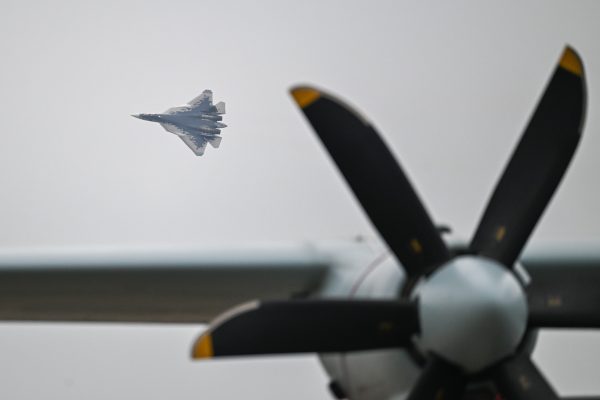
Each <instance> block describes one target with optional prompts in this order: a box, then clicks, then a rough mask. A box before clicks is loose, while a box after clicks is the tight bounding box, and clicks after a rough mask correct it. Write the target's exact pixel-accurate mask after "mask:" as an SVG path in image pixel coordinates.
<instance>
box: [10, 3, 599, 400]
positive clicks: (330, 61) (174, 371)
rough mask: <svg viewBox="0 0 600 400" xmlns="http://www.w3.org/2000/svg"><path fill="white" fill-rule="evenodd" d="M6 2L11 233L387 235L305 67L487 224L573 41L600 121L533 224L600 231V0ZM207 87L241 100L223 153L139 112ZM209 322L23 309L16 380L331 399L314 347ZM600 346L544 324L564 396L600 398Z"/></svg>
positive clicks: (121, 391) (557, 232) (582, 236)
mask: <svg viewBox="0 0 600 400" xmlns="http://www.w3.org/2000/svg"><path fill="white" fill-rule="evenodd" d="M425 3H427V4H425ZM2 9H3V10H2V13H1V14H0V27H1V28H0V32H1V34H0V51H1V52H2V54H3V61H2V63H1V64H0V87H1V88H2V90H0V104H1V106H2V115H3V118H2V119H0V124H1V125H0V126H2V132H3V134H2V135H1V136H0V185H1V186H2V188H3V193H2V197H1V202H2V203H1V204H2V207H0V222H1V224H2V227H3V229H1V230H0V247H3V248H13V247H40V246H66V247H71V246H95V245H111V246H120V247H127V246H134V245H135V246H148V247H153V248H156V247H161V246H187V247H190V246H202V245H205V244H207V243H228V244H229V243H230V244H231V245H232V246H233V245H235V244H239V243H245V242H248V241H261V242H265V241H275V240H277V241H280V240H286V241H298V240H315V241H318V240H325V239H332V238H336V239H337V238H350V237H352V236H355V235H357V234H363V235H372V234H373V230H372V228H371V226H370V225H369V223H368V222H367V220H366V218H365V216H364V215H363V213H362V211H361V210H360V209H359V207H358V206H357V203H356V201H355V200H354V199H353V197H352V196H351V195H350V192H349V191H348V189H347V188H346V186H345V184H344V183H343V181H342V180H341V179H340V176H339V174H338V172H337V171H336V170H335V169H334V167H333V165H332V163H331V161H330V160H329V159H328V157H327V156H326V154H325V153H324V150H323V148H322V147H321V146H320V144H319V143H318V142H317V140H316V138H315V136H314V134H313V133H312V131H311V130H310V129H309V127H308V125H307V123H306V121H305V120H304V119H303V117H302V115H301V114H300V112H299V111H298V110H297V108H296V107H295V105H294V104H293V102H292V101H291V99H290V97H289V95H288V92H287V91H288V89H289V87H290V86H292V85H294V84H297V83H311V84H315V85H318V86H320V87H322V88H325V89H327V90H330V91H331V92H333V93H336V94H339V95H340V96H343V97H344V98H345V99H347V100H348V101H349V102H350V103H351V104H353V105H355V106H356V107H357V108H358V109H360V110H361V111H363V112H364V114H365V115H366V116H368V118H369V119H370V120H371V121H373V122H374V124H375V126H376V127H377V128H378V129H379V130H380V131H381V133H382V135H383V136H384V137H385V140H386V141H387V142H388V143H389V145H390V146H391V147H392V150H393V152H394V153H395V154H396V155H397V156H398V158H399V159H400V160H401V162H402V165H403V166H404V168H405V170H406V171H407V173H408V174H409V176H410V178H411V180H412V181H413V182H414V183H415V186H416V187H417V190H418V192H419V193H420V195H421V197H422V198H423V200H424V202H425V203H426V206H427V208H428V209H429V211H430V212H431V214H432V216H433V217H434V219H435V220H436V221H437V222H440V223H445V224H449V225H451V226H452V227H453V228H454V230H455V232H456V234H457V235H458V236H461V237H464V238H469V237H470V235H471V233H472V231H473V229H474V227H475V224H476V223H477V221H478V218H479V216H480V213H481V211H482V208H483V206H484V204H485V202H486V200H487V198H488V196H489V194H490V191H491V190H492V187H493V185H494V184H495V181H496V179H497V177H498V174H499V173H500V171H501V169H502V167H503V165H504V163H505V162H506V160H507V157H508V155H509V153H510V151H511V149H512V147H513V146H514V145H515V143H516V141H517V139H518V137H519V135H520V132H521V130H522V128H523V127H524V125H525V124H526V122H527V119H528V117H529V115H530V113H531V111H532V109H533V107H534V105H535V103H536V101H537V99H538V97H539V95H540V93H541V91H542V89H543V87H544V85H545V83H546V81H547V80H548V78H549V76H550V73H551V72H552V70H553V68H554V66H555V63H556V61H557V59H558V57H559V56H560V53H561V52H562V50H563V47H564V46H565V44H566V43H569V44H571V45H573V46H574V47H575V48H576V49H577V50H578V51H579V52H580V54H581V55H582V57H583V59H584V63H585V68H586V72H587V80H588V90H589V102H588V116H587V123H586V129H585V133H584V137H583V140H582V142H581V145H580V148H579V151H578V153H577V155H576V157H575V160H574V162H573V164H572V166H571V168H570V170H569V172H568V174H567V176H566V180H565V182H564V184H563V185H562V186H561V188H560V191H559V193H558V195H557V196H556V197H555V199H554V200H553V202H552V203H551V205H550V207H549V209H548V212H547V213H546V215H545V216H544V219H543V221H542V223H541V224H540V225H539V226H538V229H537V230H536V231H535V234H534V237H533V238H532V241H531V242H532V243H539V244H543V243H581V242H584V241H585V242H590V243H600V212H599V211H600V191H599V190H598V188H599V186H600V184H599V183H598V176H597V174H598V171H599V170H600V132H599V130H600V129H599V128H600V112H597V110H598V107H597V105H598V101H597V98H598V95H597V94H598V93H600V78H598V77H599V76H600V49H599V47H598V38H599V37H600V25H598V18H599V17H600V3H598V2H593V1H589V2H576V3H575V2H561V3H557V2H549V1H540V2H527V3H526V4H523V3H521V2H503V3H500V2H497V3H493V4H492V3H489V2H474V1H473V2H462V1H459V2H416V1H415V2H397V1H387V2H383V1H382V2H378V3H371V2H364V1H355V2H348V1H327V2H325V1H303V2H289V3H287V2H281V1H272V2H268V1H262V2H242V1H237V2H227V1H222V2H217V1H211V2H201V1H163V2H160V1H148V2H145V1H116V0H115V1H111V0H106V1H102V2H86V1H53V2H41V1H40V2H19V1H4V2H3V7H2ZM204 89H212V90H213V92H214V96H215V101H225V102H226V103H227V114H226V115H225V118H224V122H225V123H226V124H228V125H229V127H228V128H226V129H224V130H223V141H222V144H221V148H219V149H217V150H215V149H212V148H208V149H207V151H206V154H205V155H204V156H203V157H196V156H194V154H193V153H192V152H191V150H190V149H188V148H187V146H185V145H184V144H183V143H182V142H181V141H180V140H178V139H177V138H176V137H175V136H173V135H172V134H170V133H167V132H165V131H163V129H162V128H161V127H160V126H159V125H157V124H152V123H149V122H146V121H140V120H138V119H134V118H132V117H130V114H133V113H140V112H161V111H164V110H165V109H167V108H169V107H172V106H175V105H179V104H182V103H185V102H187V101H188V100H190V99H192V98H193V97H195V96H197V95H198V94H199V93H200V92H201V91H202V90H204ZM515 201H518V199H515ZM200 330H201V328H200V327H159V326H155V327H148V326H145V327H127V326H111V325H86V326H77V325H66V326H65V325H44V326H41V327H40V326H30V325H21V324H5V325H3V326H0V349H1V350H0V351H1V354H2V360H3V361H2V362H0V372H1V374H0V376H3V377H4V378H3V379H2V385H0V395H1V397H4V398H11V399H33V398H61V399H81V398H87V399H106V398H144V399H163V398H166V397H169V398H178V399H188V398H189V399H192V398H194V399H197V398H211V399H232V398H239V397H241V395H248V394H250V395H252V396H251V397H253V398H261V399H281V398H282V397H284V398H286V399H288V400H295V399H298V400H300V399H303V400H306V399H308V398H311V399H327V398H328V394H327V392H326V391H325V389H324V385H325V382H326V377H325V376H324V374H323V372H322V371H321V370H320V367H319V366H318V364H317V362H316V360H315V358H313V357H296V358H285V359H279V361H272V360H271V361H269V360H262V361H251V362H250V361H244V362H227V363H212V364H210V365H207V364H204V365H202V364H192V363H191V362H190V361H189V359H188V350H189V346H190V343H191V341H192V340H193V338H194V337H195V336H196V334H197V333H198V332H199V331H200ZM585 357H588V358H589V359H588V358H585ZM599 357H600V335H599V334H595V333H579V334H576V335H564V334H548V335H543V336H542V341H541V344H540V350H539V351H538V352H537V353H536V360H538V361H539V362H540V364H541V365H542V367H543V369H544V370H545V371H546V372H547V373H548V374H549V375H550V376H551V377H552V380H553V381H554V382H555V383H556V386H557V388H558V389H559V391H560V392H561V393H565V394H566V393H573V394H586V393H587V394H591V393H594V392H595V393H597V394H600V384H598V383H596V384H594V382H592V381H593V380H594V378H597V375H594V373H596V372H597V368H596V367H595V365H596V364H595V361H596V359H597V358H599ZM565 360H567V362H563V361H565ZM586 360H588V361H586ZM579 362H582V363H585V362H587V363H588V365H587V367H583V366H582V367H580V366H579V365H578V363H579ZM592 363H594V364H592Z"/></svg>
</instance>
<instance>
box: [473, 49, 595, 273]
mask: <svg viewBox="0 0 600 400" xmlns="http://www.w3.org/2000/svg"><path fill="white" fill-rule="evenodd" d="M585 104H586V100H585V78H584V73H583V64H582V63H581V60H580V58H579V56H578V55H577V54H576V53H575V51H574V50H573V49H572V48H570V47H567V48H566V49H565V51H564V53H563V55H562V57H561V59H560V62H559V64H558V66H557V67H556V70H555V71H554V75H553V76H552V79H551V80H550V83H549V84H548V86H547V87H546V91H545V93H544V95H543V96H542V98H541V100H540V102H539V103H538V106H537V109H536V111H535V113H534V114H533V116H532V118H531V120H530V121H529V125H528V126H527V129H526V130H525V133H524V134H523V136H522V137H521V140H520V142H519V144H518V146H517V148H516V149H515V151H514V153H513V155H512V158H511V159H510V162H509V163H508V165H507V167H506V169H505V170H504V174H503V175H502V178H501V179H500V181H499V182H498V184H497V186H496V189H495V191H494V194H493V195H492V197H491V200H490V201H489V203H488V206H487V208H486V210H485V212H484V214H483V217H482V219H481V222H480V223H479V227H478V228H477V231H476V233H475V235H474V237H473V240H472V242H471V246H470V248H471V250H472V251H473V252H474V253H478V254H480V255H483V256H486V257H490V258H493V259H495V260H497V261H500V262H501V263H503V264H504V265H506V266H507V267H512V265H513V264H514V262H515V260H516V259H517V257H518V256H519V253H520V252H521V250H522V248H523V247H524V246H525V243H526V242H527V239H528V238H529V235H530V234H531V232H532V230H533V228H534V227H535V225H536V223H537V221H538V220H539V218H540V216H541V214H542V212H543V211H544V209H545V208H546V206H547V205H548V202H549V201H550V198H551V197H552V194H553V193H554V191H555V189H556V187H557V186H558V184H559V182H560V180H561V178H562V176H563V174H564V173H565V171H566V169H567V167H568V165H569V162H570V161H571V158H572V156H573V153H574V152H575V148H576V147H577V143H578V142H579V138H580V137H581V131H582V128H583V120H584V114H585V112H584V111H585Z"/></svg>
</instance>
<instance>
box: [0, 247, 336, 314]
mask: <svg viewBox="0 0 600 400" xmlns="http://www.w3.org/2000/svg"><path fill="white" fill-rule="evenodd" d="M328 267H329V264H328V261H327V258H325V257H324V256H323V255H322V254H320V253H318V252H316V251H314V249H312V248H310V247H307V246H290V247H286V248H280V249H279V250H273V249H238V250H235V249H228V250H212V251H187V252H186V251H184V252H177V253H175V252H172V251H171V252H156V251H155V252H152V253H148V252H141V251H138V252H127V253H124V252H120V253H119V252H110V251H89V252H84V251H78V252H69V253H66V252H45V253H39V252H38V253H33V254H31V253H29V254H24V253H6V252H3V253H0V320H6V321H110V322H170V323H202V322H206V321H209V320H211V319H212V318H213V317H214V316H215V315H217V314H218V313H221V312H222V311H223V310H226V309H228V308H230V307H231V306H234V305H236V304H239V303H241V302H244V301H248V300H250V299H255V298H289V297H290V296H293V295H302V294H306V293H309V292H312V291H314V290H316V289H317V288H318V287H319V286H320V284H321V283H322V280H323V279H324V277H325V275H326V273H327V271H328Z"/></svg>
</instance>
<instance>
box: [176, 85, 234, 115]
mask: <svg viewBox="0 0 600 400" xmlns="http://www.w3.org/2000/svg"><path fill="white" fill-rule="evenodd" d="M198 112H201V113H202V112H216V113H217V114H225V103H223V102H220V103H218V104H217V105H216V107H215V106H213V93H212V91H211V90H205V91H203V92H202V94H200V95H199V96H197V97H194V98H193V99H192V100H190V101H189V102H188V103H187V104H186V105H183V106H178V107H172V108H169V109H168V110H166V111H165V112H164V113H165V114H169V115H176V114H188V113H198Z"/></svg>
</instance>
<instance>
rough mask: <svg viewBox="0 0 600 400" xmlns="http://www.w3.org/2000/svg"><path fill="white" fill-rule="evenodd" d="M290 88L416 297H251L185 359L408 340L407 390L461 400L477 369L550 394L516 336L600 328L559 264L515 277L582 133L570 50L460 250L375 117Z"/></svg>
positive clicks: (497, 380)
mask: <svg viewBox="0 0 600 400" xmlns="http://www.w3.org/2000/svg"><path fill="white" fill-rule="evenodd" d="M291 92H292V96H293V98H294V100H295V101H296V103H297V104H298V106H299V107H300V108H301V110H302V112H303V113H304V115H305V116H306V118H307V119H308V121H309V122H310V124H311V125H312V127H313V128H314V130H315V132H316V133H317V135H318V137H319V139H320V140H321V142H322V143H323V145H324V146H325V148H326V149H327V150H328V152H329V154H330V156H331V157H332V159H333V161H334V162H335V164H336V165H337V167H338V169H339V170H340V172H341V173H342V175H343V177H344V178H345V180H346V182H347V183H348V185H349V187H350V189H351V190H352V191H353V193H354V195H355V196H356V198H357V199H358V201H359V203H360V204H361V206H362V208H363V210H364V211H365V212H366V214H367V216H368V217H369V219H370V220H371V222H372V224H373V226H374V227H375V228H376V229H377V231H378V232H379V233H380V235H381V236H382V238H383V239H384V240H385V242H386V243H387V245H388V246H389V248H390V249H391V250H392V252H393V253H394V255H395V256H396V258H397V259H398V261H399V262H400V264H401V265H402V267H403V268H404V270H405V272H406V275H407V278H408V279H407V281H409V282H415V281H416V280H418V279H421V282H420V284H419V285H417V286H416V288H415V289H414V291H413V292H412V293H410V298H411V299H414V300H412V301H409V300H407V299H404V298H402V299H399V300H385V301H374V300H358V299H349V300H302V301H301V300H290V301H270V302H253V303H248V304H245V305H242V306H240V307H239V308H237V309H234V310H231V311H229V312H227V313H225V314H223V315H222V316H221V317H220V318H218V319H217V320H216V321H215V322H213V323H212V324H211V325H210V327H209V329H208V330H207V331H206V332H205V333H204V334H203V335H202V336H201V337H200V338H199V339H198V341H197V342H196V343H195V345H194V349H193V356H194V357H195V358H207V357H219V356H238V355H250V354H274V353H296V352H346V351H355V350H370V349H380V348H392V347H395V348H407V347H408V348H412V349H414V347H413V346H415V344H416V348H418V349H419V351H421V352H422V353H423V354H424V355H426V356H427V360H428V361H427V363H426V365H425V367H424V369H423V371H422V374H421V376H420V377H419V379H418V380H417V382H416V384H415V385H414V387H413V389H412V392H411V393H410V394H409V400H441V399H444V400H455V399H459V398H461V396H462V395H463V392H464V390H465V387H467V385H468V384H469V382H470V381H471V380H472V379H475V377H476V378H477V379H481V378H482V377H483V378H485V379H489V380H491V381H492V382H494V384H495V386H496V388H497V389H498V391H499V392H500V393H501V394H502V395H503V396H505V397H507V398H509V399H510V400H526V399H527V400H556V399H557V395H556V393H555V392H554V390H553V389H552V387H551V386H550V385H549V384H548V382H547V381H546V380H545V379H544V377H543V376H542V374H541V373H540V372H539V371H538V370H537V368H536V367H535V365H534V364H533V363H532V362H531V360H530V359H529V355H528V354H527V353H526V352H525V351H524V350H522V348H523V347H524V346H520V343H521V342H522V341H523V338H524V337H526V336H527V332H528V329H536V328H539V327H546V326H576V327H581V326H595V327H600V314H599V312H598V307H595V308H594V307H593V306H590V305H588V306H587V307H586V305H585V300H586V299H587V300H589V299H592V300H593V301H595V304H596V305H597V304H598V300H599V299H600V298H599V297H598V294H597V291H596V289H595V287H594V286H593V285H591V284H590V285H589V286H586V289H585V290H584V291H583V292H578V291H577V289H576V288H575V284H574V283H572V284H570V283H569V282H576V281H577V282H579V281H578V280H576V279H575V278H572V279H571V280H569V279H568V272H564V271H560V272H557V273H556V274H554V275H553V273H546V275H544V274H533V283H532V285H530V286H529V287H524V284H523V283H522V282H521V281H520V280H519V279H518V277H517V275H516V274H515V273H514V271H513V268H514V264H515V261H516V260H517V258H518V256H519V254H520V253H521V251H522V249H523V247H524V246H525V244H526V242H527V239H528V238H529V236H530V235H531V233H532V231H533V229H534V228H535V225H536V223H537V222H538V220H539V218H540V217H541V215H542V213H543V211H544V209H545V208H546V206H547V205H548V202H549V201H550V199H551V197H552V195H553V193H554V191H555V190H556V188H557V186H558V184H559V183H560V180H561V178H562V177H563V175H564V173H565V171H566V169H567V167H568V165H569V162H570V160H571V158H572V156H573V154H574V151H575V149H576V147H577V144H578V142H579V138H580V136H581V130H582V126H583V120H584V110H585V80H584V73H583V65H582V63H581V60H580V59H579V57H578V55H577V54H576V53H575V51H574V50H573V49H572V48H570V47H567V48H566V49H565V50H564V52H563V54H562V57H561V58H560V61H559V63H558V66H557V67H556V69H555V71H554V73H553V75H552V77H551V79H550V81H549V83H548V85H547V87H546V90H545V92H544V94H543V96H542V97H541V99H540V101H539V103H538V106H537V108H536V110H535V112H534V113H533V116H532V117H531V120H530V121H529V123H528V125H527V127H526V129H525V132H524V133H523V135H522V137H521V139H520V141H519V143H518V145H517V147H516V149H515V151H514V153H513V155H512V157H511V159H510V161H509V163H508V165H507V167H506V168H505V170H504V173H503V174H502V177H501V178H500V180H499V182H498V184H497V186H496V188H495V190H494V192H493V194H492V196H491V199H490V201H489V203H488V205H487V207H486V209H485V212H484V213H483V216H482V219H481V222H480V224H479V226H478V227H477V229H476V232H475V235H474V236H473V240H472V242H471V244H470V246H469V248H468V250H469V251H468V253H469V254H468V255H462V256H456V257H454V258H453V257H451V255H450V252H449V251H448V249H447V247H446V245H445V243H444V241H443V240H442V238H441V236H440V234H439V232H438V231H437V230H436V228H435V225H434V224H433V222H432V220H431V218H430V217H429V215H428V213H427V211H426V210H425V207H424V206H423V203H422V202H421V201H420V200H419V197H418V195H417V193H416V191H415V190H414V189H413V187H412V185H411V184H410V182H409V180H408V178H407V176H406V174H405V173H404V172H403V171H402V168H401V167H400V165H399V164H398V162H397V161H396V160H395V159H394V157H393V155H392V153H391V152H390V150H389V149H388V147H387V146H386V145H385V142H384V141H383V139H382V138H381V137H380V136H379V135H378V133H377V132H376V131H375V129H374V128H373V127H372V125H371V124H369V122H367V121H366V120H365V119H364V118H363V117H362V116H361V115H360V114H358V113H357V112H356V111H354V110H353V109H352V108H351V107H349V106H348V105H346V104H344V103H343V102H341V101H340V100H338V99H337V98H336V97H334V96H332V95H330V94H327V93H324V92H323V91H321V90H318V89H315V88H313V87H308V86H302V87H296V88H294V89H292V91H291ZM561 274H562V275H561ZM563 275H564V276H563ZM598 275H600V274H598V273H595V275H594V276H597V277H598V278H600V276H598ZM563 277H566V278H567V279H562V278H563ZM536 280H539V283H536ZM595 282H598V279H596V280H595ZM563 284H564V286H563ZM586 296H587V297H586ZM540 299H542V300H540ZM563 306H564V307H563ZM557 310H558V311H557ZM578 310H580V311H578ZM581 310H583V311H581ZM578 312H579V313H578Z"/></svg>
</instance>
